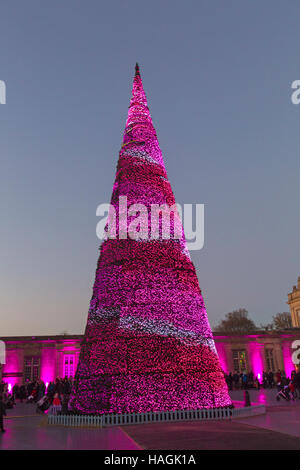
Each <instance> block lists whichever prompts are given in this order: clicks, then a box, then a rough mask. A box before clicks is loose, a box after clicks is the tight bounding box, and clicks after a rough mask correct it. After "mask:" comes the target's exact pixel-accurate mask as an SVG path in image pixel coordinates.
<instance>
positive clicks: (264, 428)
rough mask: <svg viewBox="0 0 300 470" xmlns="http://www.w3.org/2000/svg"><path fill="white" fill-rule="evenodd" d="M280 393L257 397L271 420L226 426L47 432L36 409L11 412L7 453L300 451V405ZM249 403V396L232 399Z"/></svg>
mask: <svg viewBox="0 0 300 470" xmlns="http://www.w3.org/2000/svg"><path fill="white" fill-rule="evenodd" d="M275 395H276V390H262V391H259V392H257V391H251V392H250V397H251V401H252V402H256V403H264V404H265V405H266V407H267V414H266V415H263V416H255V417H252V418H244V419H238V420H234V421H228V422H227V421H224V422H220V421H218V422H185V423H155V424H144V425H138V426H124V427H118V428H117V427H112V428H104V429H89V428H66V427H61V426H47V425H46V418H45V417H44V416H41V415H37V414H36V413H35V406H34V405H26V404H20V403H18V404H17V406H16V408H14V409H13V410H8V416H7V418H6V419H5V426H6V430H7V431H6V433H4V434H1V433H0V450H2V449H3V450H4V449H20V450H21V449H68V450H71V449H87V450H90V449H106V450H138V449H141V448H145V449H183V450H187V449H286V450H292V449H300V400H297V401H296V402H292V401H291V402H282V401H280V402H276V400H275ZM231 396H232V399H233V400H243V392H240V391H235V392H232V393H231Z"/></svg>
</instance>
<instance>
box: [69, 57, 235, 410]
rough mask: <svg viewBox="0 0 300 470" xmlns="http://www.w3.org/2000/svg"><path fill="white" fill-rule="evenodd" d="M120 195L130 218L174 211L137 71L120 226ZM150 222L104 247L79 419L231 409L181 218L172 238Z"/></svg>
mask: <svg viewBox="0 0 300 470" xmlns="http://www.w3.org/2000/svg"><path fill="white" fill-rule="evenodd" d="M121 196H123V200H124V197H125V196H126V197H127V201H126V200H125V201H126V202H125V205H126V210H127V208H129V207H130V206H131V205H132V204H144V206H146V207H147V208H148V209H149V214H150V209H151V205H152V204H159V205H161V204H168V206H173V204H175V199H174V195H173V192H172V189H171V185H170V183H169V181H168V177H167V173H166V170H165V166H164V162H163V157H162V153H161V150H160V148H159V144H158V140H157V136H156V132H155V129H154V127H153V124H152V119H151V116H150V112H149V108H148V105H147V99H146V95H145V92H144V89H143V85H142V80H141V76H140V72H139V67H138V65H137V66H136V72H135V77H134V81H133V90H132V98H131V101H130V106H129V111H128V118H127V122H126V127H125V132H124V137H123V145H122V148H121V150H120V154H119V161H118V165H117V171H116V179H115V183H114V187H113V194H112V198H111V204H112V206H113V207H114V208H115V213H116V216H117V219H118V220H120V219H121V215H122V214H121V211H122V209H121V205H120V197H121ZM121 199H122V198H121ZM111 220H112V215H111V214H110V215H109V218H108V225H107V229H108V226H109V223H110V221H111ZM132 220H134V217H133V215H132V214H131V215H128V218H127V216H126V224H129V223H130V221H132ZM151 220H152V219H150V216H149V222H150V223H149V226H148V229H146V233H145V231H144V232H143V233H142V228H141V227H140V229H139V230H140V231H141V232H140V238H137V239H132V238H129V237H128V236H127V237H126V228H125V229H124V227H121V224H120V225H118V227H117V230H116V234H115V235H116V237H115V238H114V239H113V238H109V237H107V239H106V240H105V241H103V243H102V245H101V249H100V257H99V260H98V265H97V270H96V278H95V283H94V289H93V296H92V299H91V303H90V309H89V314H88V320H87V326H86V331H85V336H84V341H83V343H82V346H81V353H80V359H79V364H78V368H77V372H76V377H75V384H74V388H73V392H72V406H73V407H74V409H75V410H76V411H77V412H80V413H93V414H95V413H109V412H116V413H123V412H146V411H158V410H177V409H179V410H180V409H199V408H215V407H224V406H229V405H231V400H230V397H229V395H228V390H227V386H226V383H225V380H224V376H223V373H222V370H221V367H220V363H219V358H218V355H217V352H216V348H215V344H214V340H213V336H212V332H211V328H210V326H209V323H208V319H207V314H206V310H205V305H204V301H203V298H202V295H201V290H200V288H199V283H198V279H197V275H196V272H195V268H194V265H193V263H192V262H191V259H190V256H189V253H188V250H187V247H186V241H185V239H184V236H183V237H182V238H181V239H179V238H175V237H174V232H175V229H176V224H177V219H176V217H174V218H172V223H171V230H173V232H172V234H171V235H173V236H170V238H169V239H165V238H164V237H163V236H162V234H161V232H159V236H158V237H157V238H156V239H153V237H152V238H151V237H148V238H147V235H149V234H150V232H151ZM159 227H160V228H161V220H160V222H159ZM177 228H178V227H177ZM124 230H125V236H124ZM121 233H123V235H122V236H121Z"/></svg>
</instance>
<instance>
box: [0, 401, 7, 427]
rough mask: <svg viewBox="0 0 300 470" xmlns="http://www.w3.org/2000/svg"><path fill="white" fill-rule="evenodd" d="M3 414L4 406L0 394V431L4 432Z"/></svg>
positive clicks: (4, 413)
mask: <svg viewBox="0 0 300 470" xmlns="http://www.w3.org/2000/svg"><path fill="white" fill-rule="evenodd" d="M5 415H6V407H5V404H4V402H3V400H2V395H1V394H0V431H1V432H5V429H4V427H3V416H5Z"/></svg>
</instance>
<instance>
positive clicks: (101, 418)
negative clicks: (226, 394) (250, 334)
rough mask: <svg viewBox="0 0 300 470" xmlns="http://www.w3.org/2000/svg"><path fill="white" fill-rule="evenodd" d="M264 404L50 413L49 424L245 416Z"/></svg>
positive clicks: (100, 424) (95, 424) (118, 423)
mask: <svg viewBox="0 0 300 470" xmlns="http://www.w3.org/2000/svg"><path fill="white" fill-rule="evenodd" d="M265 412H266V408H265V406H264V405H256V406H250V407H244V408H234V409H232V410H231V409H228V408H214V409H202V410H182V411H180V410H177V411H157V412H148V413H123V414H106V415H98V416H89V415H51V414H49V415H48V424H50V425H60V426H76V427H86V426H87V427H103V426H124V425H126V424H144V423H158V422H168V421H206V420H223V419H235V418H245V417H248V416H256V415H259V414H264V413H265Z"/></svg>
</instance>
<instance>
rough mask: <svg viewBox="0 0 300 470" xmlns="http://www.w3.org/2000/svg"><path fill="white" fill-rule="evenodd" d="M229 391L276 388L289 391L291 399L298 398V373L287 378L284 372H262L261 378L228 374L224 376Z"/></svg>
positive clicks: (293, 373)
mask: <svg viewBox="0 0 300 470" xmlns="http://www.w3.org/2000/svg"><path fill="white" fill-rule="evenodd" d="M224 375H225V379H226V383H227V385H228V389H229V390H248V389H258V390H259V389H260V388H261V387H262V388H264V389H266V388H275V387H276V388H277V390H278V391H280V390H283V389H285V390H286V391H289V393H290V394H291V397H292V399H296V398H300V371H299V372H296V371H292V373H291V377H287V376H286V374H285V372H284V371H280V370H278V371H277V372H272V371H268V372H266V371H264V372H263V373H262V376H261V377H255V376H254V374H253V372H252V371H250V372H248V373H247V372H240V373H237V372H234V373H232V372H230V373H229V374H224Z"/></svg>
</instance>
